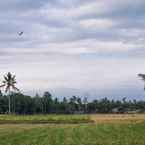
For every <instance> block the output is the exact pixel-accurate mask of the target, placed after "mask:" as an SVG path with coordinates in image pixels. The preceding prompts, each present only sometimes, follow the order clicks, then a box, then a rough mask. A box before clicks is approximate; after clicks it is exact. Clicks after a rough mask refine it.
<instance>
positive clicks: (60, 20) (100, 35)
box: [0, 0, 145, 99]
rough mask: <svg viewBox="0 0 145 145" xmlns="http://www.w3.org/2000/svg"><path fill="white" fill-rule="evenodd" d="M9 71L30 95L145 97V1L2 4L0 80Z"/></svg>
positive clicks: (29, 0)
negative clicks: (143, 75) (143, 77)
mask: <svg viewBox="0 0 145 145" xmlns="http://www.w3.org/2000/svg"><path fill="white" fill-rule="evenodd" d="M21 31H22V32H24V33H23V35H21V36H19V35H18V33H19V32H21ZM9 71H10V72H12V73H14V74H16V76H17V86H18V88H19V89H20V90H21V91H22V92H24V93H28V94H29V93H33V94H35V93H36V92H43V91H46V90H47V91H50V92H51V93H52V94H53V95H54V96H59V97H61V96H65V97H68V96H72V95H76V96H87V97H88V98H89V99H98V98H103V97H108V98H115V99H120V98H123V97H127V98H129V99H144V97H145V92H144V91H143V87H144V83H143V81H141V80H140V79H139V78H138V76H137V74H138V73H145V1H144V0H134V1H132V0H41V1H40V0H35V1H34V0H5V1H0V81H2V76H3V75H4V74H6V73H7V72H9Z"/></svg>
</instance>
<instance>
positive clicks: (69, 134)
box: [0, 115, 145, 145]
mask: <svg viewBox="0 0 145 145" xmlns="http://www.w3.org/2000/svg"><path fill="white" fill-rule="evenodd" d="M40 116H41V115H39V116H0V119H1V120H3V121H4V120H11V121H12V120H23V119H24V120H31V121H32V120H34V118H36V119H37V120H38V118H39V117H40ZM131 116H132V115H129V116H128V115H126V116H125V117H124V118H127V117H128V118H131ZM111 117H112V116H111V115H110V119H108V120H109V122H107V121H106V118H109V116H105V115H99V116H97V115H93V116H92V115H91V116H88V115H85V116H84V115H73V116H70V115H50V116H49V115H46V116H44V115H42V116H41V119H40V120H41V121H42V120H45V119H46V118H47V119H46V120H48V118H51V119H52V118H57V119H56V120H57V123H56V122H54V124H52V122H51V123H50V124H46V123H45V124H44V123H43V124H42V123H38V124H37V123H36V122H35V124H32V122H31V123H28V122H27V121H26V123H27V124H22V123H21V124H16V123H15V124H13V123H5V124H0V145H145V122H144V120H141V119H140V118H141V117H142V118H143V119H144V115H141V116H140V118H139V119H140V121H136V117H138V115H137V116H132V118H131V120H130V122H128V121H126V119H125V120H124V121H120V119H119V121H118V120H117V121H114V120H113V121H112V122H110V120H111ZM115 117H116V118H119V117H120V116H119V115H113V117H112V118H115ZM121 117H122V118H123V116H121ZM26 118H27V119H26ZM62 118H65V120H66V122H64V123H63V122H61V123H59V124H58V122H59V121H58V120H59V119H60V120H61V119H62ZM70 118H71V119H72V118H75V119H76V120H77V119H78V118H81V121H82V120H83V119H88V120H92V118H93V119H94V118H97V119H95V121H96V122H94V120H93V121H92V122H89V123H87V122H86V123H79V122H77V124H74V123H71V122H70V123H69V122H68V121H69V120H70ZM103 118H105V121H106V122H105V121H103ZM133 118H135V121H133ZM99 119H101V120H102V122H98V123H97V120H99ZM24 120H23V123H24Z"/></svg>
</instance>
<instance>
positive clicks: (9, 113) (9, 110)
mask: <svg viewBox="0 0 145 145" xmlns="http://www.w3.org/2000/svg"><path fill="white" fill-rule="evenodd" d="M8 95H9V114H11V95H10V91H9V92H8Z"/></svg>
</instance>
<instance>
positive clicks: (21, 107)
mask: <svg viewBox="0 0 145 145" xmlns="http://www.w3.org/2000/svg"><path fill="white" fill-rule="evenodd" d="M9 97H10V99H11V108H10V109H11V113H15V114H53V113H54V114H91V113H142V112H145V101H136V100H133V101H131V100H126V98H123V99H122V100H109V99H107V98H103V99H100V100H97V99H95V100H93V101H88V100H87V98H86V97H84V98H83V99H81V98H80V97H76V96H73V97H71V98H69V99H67V98H65V97H64V98H63V99H58V98H57V97H56V98H55V97H53V96H52V95H51V94H50V93H49V92H45V93H44V94H43V95H42V96H40V95H39V94H36V95H35V96H34V97H31V96H28V95H24V94H22V93H11V94H9V95H4V94H2V93H1V92H0V113H1V114H6V113H8V110H9V106H8V101H9Z"/></svg>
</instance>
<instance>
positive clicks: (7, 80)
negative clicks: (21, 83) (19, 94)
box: [0, 72, 19, 114]
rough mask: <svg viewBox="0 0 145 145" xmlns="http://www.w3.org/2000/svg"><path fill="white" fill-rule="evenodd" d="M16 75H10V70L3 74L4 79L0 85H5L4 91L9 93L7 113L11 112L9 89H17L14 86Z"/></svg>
mask: <svg viewBox="0 0 145 145" xmlns="http://www.w3.org/2000/svg"><path fill="white" fill-rule="evenodd" d="M16 83H17V82H16V76H15V75H12V74H11V73H10V72H8V73H7V74H6V75H5V76H4V81H3V84H2V85H1V86H0V88H1V87H5V93H8V95H9V114H10V113H11V98H10V91H11V90H16V91H19V89H18V88H16V87H15V84H16Z"/></svg>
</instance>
